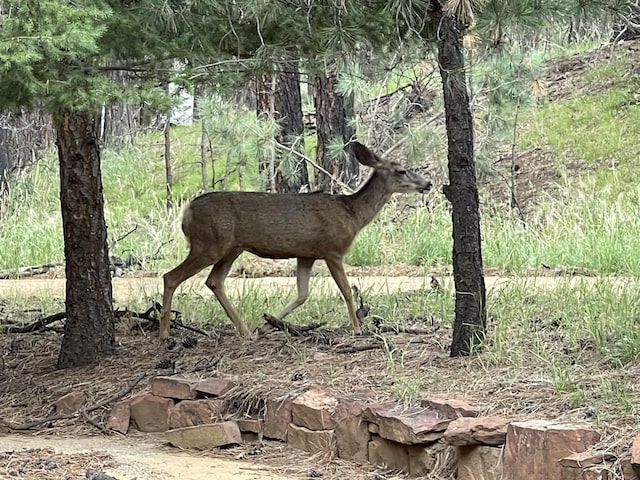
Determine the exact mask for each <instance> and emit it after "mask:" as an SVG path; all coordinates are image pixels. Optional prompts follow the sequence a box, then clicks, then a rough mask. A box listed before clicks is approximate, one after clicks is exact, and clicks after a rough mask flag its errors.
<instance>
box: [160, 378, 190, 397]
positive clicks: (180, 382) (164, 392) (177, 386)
mask: <svg viewBox="0 0 640 480" xmlns="http://www.w3.org/2000/svg"><path fill="white" fill-rule="evenodd" d="M193 386H194V385H193V382H192V381H191V380H187V379H186V378H180V377H156V378H154V379H153V380H151V393H153V394H154V395H156V396H158V397H165V398H173V399H176V400H193V399H195V398H196V396H197V392H196V391H195V389H194V388H193Z"/></svg>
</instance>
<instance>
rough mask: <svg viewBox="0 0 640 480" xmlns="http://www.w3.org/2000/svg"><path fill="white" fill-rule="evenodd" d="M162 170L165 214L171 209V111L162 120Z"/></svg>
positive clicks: (168, 213)
mask: <svg viewBox="0 0 640 480" xmlns="http://www.w3.org/2000/svg"><path fill="white" fill-rule="evenodd" d="M164 172H165V183H166V186H167V215H171V212H172V211H173V194H172V191H173V172H172V170H171V112H170V111H169V112H167V118H166V121H165V122H164Z"/></svg>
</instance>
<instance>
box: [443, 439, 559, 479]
mask: <svg viewBox="0 0 640 480" xmlns="http://www.w3.org/2000/svg"><path fill="white" fill-rule="evenodd" d="M501 455H502V449H501V448H496V447H486V446H475V445H474V446H465V447H457V470H458V472H457V476H456V479H457V480H501V479H502V462H501V458H500V457H501ZM526 478H527V477H524V478H523V479H520V480H525V479H526ZM549 480H551V479H549Z"/></svg>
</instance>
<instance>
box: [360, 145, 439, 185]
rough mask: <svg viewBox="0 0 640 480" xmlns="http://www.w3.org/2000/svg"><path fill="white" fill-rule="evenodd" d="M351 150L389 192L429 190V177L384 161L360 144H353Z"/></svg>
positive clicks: (395, 163)
mask: <svg viewBox="0 0 640 480" xmlns="http://www.w3.org/2000/svg"><path fill="white" fill-rule="evenodd" d="M352 148H353V153H354V154H355V156H356V159H357V160H358V162H360V163H361V164H362V165H366V166H367V167H371V168H373V169H374V170H375V171H376V172H377V173H378V175H380V176H381V177H382V178H383V179H384V180H385V183H386V186H387V190H388V191H389V192H391V193H407V192H420V193H423V192H428V191H429V190H430V189H431V186H432V183H431V179H430V178H429V177H425V176H423V175H421V174H419V173H418V172H415V171H413V170H410V169H408V168H406V167H404V166H403V165H401V164H400V163H398V162H395V161H388V160H384V159H382V158H380V157H378V156H377V155H376V154H375V153H373V152H372V151H371V150H369V149H368V148H367V147H365V146H364V145H362V144H361V143H358V142H353V143H352Z"/></svg>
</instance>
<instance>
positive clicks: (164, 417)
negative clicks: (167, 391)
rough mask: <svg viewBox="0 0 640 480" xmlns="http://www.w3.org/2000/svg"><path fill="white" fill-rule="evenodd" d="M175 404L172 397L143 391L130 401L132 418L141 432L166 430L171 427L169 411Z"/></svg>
mask: <svg viewBox="0 0 640 480" xmlns="http://www.w3.org/2000/svg"><path fill="white" fill-rule="evenodd" d="M174 405H175V402H174V401H173V400H172V399H170V398H164V397H156V396H155V395H151V394H150V393H142V394H140V395H137V396H136V397H134V398H132V399H131V401H130V402H129V406H130V408H131V419H132V420H133V423H134V425H135V427H136V428H137V429H138V430H140V431H141V432H164V431H166V430H168V429H169V411H170V410H171V408H172V407H173V406H174Z"/></svg>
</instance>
